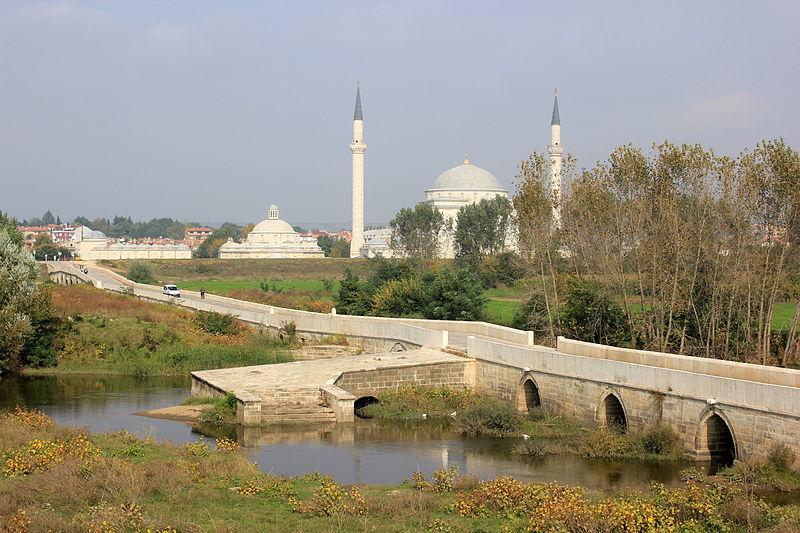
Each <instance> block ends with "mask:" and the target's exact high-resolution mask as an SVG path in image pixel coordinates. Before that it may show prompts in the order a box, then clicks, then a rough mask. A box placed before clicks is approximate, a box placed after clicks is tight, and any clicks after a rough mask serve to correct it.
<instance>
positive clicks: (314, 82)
mask: <svg viewBox="0 0 800 533" xmlns="http://www.w3.org/2000/svg"><path fill="white" fill-rule="evenodd" d="M798 28H800V2H797V1H794V0H787V1H784V2H779V1H773V2H770V1H763V2H754V1H730V0H726V1H717V2H713V1H696V0H692V1H685V2H678V1H671V2H641V1H629V2H609V1H604V2H596V1H586V2H570V1H559V2H534V1H520V2H503V1H492V2H490V1H486V0H483V1H479V2H475V1H465V0H458V1H455V0H453V1H449V2H443V1H442V2H439V1H431V0H426V1H411V0H396V1H391V2H390V1H363V0H362V1H352V2H344V1H318V2H311V1H299V0H293V1H285V2H266V1H249V2H248V1H225V2H220V1H203V0H186V1H166V0H154V1H147V0H127V1H112V0H102V1H101V0H98V1H94V2H90V1H86V2H77V1H76V2H72V1H59V2H39V1H35V0H24V1H14V0H0V210H3V211H6V212H9V213H10V214H12V215H14V216H17V217H19V218H30V217H34V216H39V215H41V214H42V213H43V212H44V211H45V210H46V209H51V210H52V211H53V213H54V214H57V215H60V216H61V218H62V219H65V220H67V219H71V218H73V217H75V216H77V215H83V216H87V217H89V218H94V217H96V216H106V217H112V216H114V215H117V214H119V215H126V216H131V217H133V218H134V219H150V218H153V217H162V216H166V217H173V218H178V219H181V220H197V221H201V222H220V221H225V220H232V221H237V222H248V221H258V220H261V219H263V218H265V217H266V208H267V205H269V204H270V203H276V204H278V205H279V206H280V208H281V218H283V219H285V220H287V221H288V222H290V223H293V224H296V223H299V222H304V223H308V222H333V221H336V222H340V221H341V222H348V221H349V220H350V179H351V177H350V176H351V175H350V150H349V143H350V141H351V139H352V116H353V103H354V98H355V83H354V82H355V78H356V76H360V77H361V79H362V84H361V87H362V97H363V105H364V119H365V140H366V141H367V143H368V149H367V152H366V220H367V222H368V223H370V222H381V221H382V222H386V221H388V220H389V219H390V218H391V217H392V216H393V215H394V213H395V212H396V211H397V210H398V209H399V208H401V207H404V206H411V205H413V204H415V203H417V202H419V201H421V200H423V199H424V190H425V189H426V188H427V187H429V186H430V184H431V183H432V182H433V180H434V179H435V178H436V176H437V175H439V174H440V173H441V172H443V171H444V170H446V169H448V168H450V167H453V166H455V165H457V164H460V163H461V161H462V160H463V159H464V154H465V153H468V154H469V158H470V160H471V161H472V162H473V163H474V164H476V165H478V166H480V167H483V168H486V169H488V170H489V171H491V172H492V173H494V174H495V175H496V176H497V177H498V179H499V180H500V181H501V183H503V184H504V185H506V186H507V187H508V188H509V190H512V189H513V180H514V175H515V173H516V167H517V165H518V163H519V161H520V160H522V159H524V158H526V157H527V155H528V154H529V153H530V152H532V151H540V152H542V151H545V150H546V147H547V144H548V141H549V121H550V113H551V109H552V99H553V98H552V91H553V87H555V86H558V88H559V102H560V109H561V123H562V144H563V146H564V148H565V150H566V151H567V152H570V153H572V154H573V155H574V156H575V157H577V159H578V161H579V163H580V164H581V165H582V166H590V165H592V164H593V163H594V162H595V161H597V160H599V159H604V158H606V157H607V156H608V154H609V153H610V151H611V150H612V149H613V148H614V147H616V146H619V145H621V144H626V143H633V144H635V145H639V146H650V145H651V143H653V142H657V141H663V140H665V139H667V140H669V141H671V142H674V143H700V144H703V145H704V146H708V147H712V148H714V149H715V150H716V151H717V152H718V153H723V154H729V155H735V154H737V153H738V152H739V151H740V150H741V149H742V148H744V147H746V146H749V147H752V146H753V145H754V144H755V143H756V142H758V141H759V140H761V139H763V138H777V137H783V138H784V139H785V140H786V141H787V142H788V143H789V144H790V145H792V146H793V147H794V148H795V149H800V111H798V87H799V86H800V83H798V82H800V68H799V67H800V37H798Z"/></svg>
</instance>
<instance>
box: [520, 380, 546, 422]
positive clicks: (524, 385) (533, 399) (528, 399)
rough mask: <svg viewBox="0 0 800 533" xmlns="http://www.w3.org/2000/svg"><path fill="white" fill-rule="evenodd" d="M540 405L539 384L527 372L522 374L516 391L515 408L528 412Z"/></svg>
mask: <svg viewBox="0 0 800 533" xmlns="http://www.w3.org/2000/svg"><path fill="white" fill-rule="evenodd" d="M541 406H542V399H541V396H540V395H539V385H537V384H536V380H535V379H533V376H532V375H531V374H529V373H526V374H525V375H524V376H522V379H521V380H520V382H519V390H518V391H517V409H518V410H519V411H522V412H525V413H527V412H530V411H531V410H532V409H536V408H538V407H541Z"/></svg>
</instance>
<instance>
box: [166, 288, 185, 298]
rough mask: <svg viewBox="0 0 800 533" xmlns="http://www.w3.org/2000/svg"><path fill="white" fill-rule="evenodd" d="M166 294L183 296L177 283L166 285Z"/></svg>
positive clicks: (177, 296)
mask: <svg viewBox="0 0 800 533" xmlns="http://www.w3.org/2000/svg"><path fill="white" fill-rule="evenodd" d="M163 292H164V294H166V295H167V296H174V297H176V298H180V297H181V291H180V289H178V287H177V286H176V285H164V291H163Z"/></svg>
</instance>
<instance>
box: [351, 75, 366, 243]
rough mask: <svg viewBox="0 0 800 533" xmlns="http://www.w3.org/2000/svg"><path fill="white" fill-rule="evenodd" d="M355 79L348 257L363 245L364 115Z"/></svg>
mask: <svg viewBox="0 0 800 533" xmlns="http://www.w3.org/2000/svg"><path fill="white" fill-rule="evenodd" d="M360 85H361V84H360V82H359V80H356V110H355V113H354V114H353V142H352V143H350V151H351V152H352V153H353V236H352V238H351V239H350V257H358V256H359V255H361V247H362V246H364V152H365V151H366V150H367V143H365V142H364V115H363V114H362V113H361V87H360Z"/></svg>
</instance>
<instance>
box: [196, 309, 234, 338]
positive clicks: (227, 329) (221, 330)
mask: <svg viewBox="0 0 800 533" xmlns="http://www.w3.org/2000/svg"><path fill="white" fill-rule="evenodd" d="M194 321H195V323H196V324H197V325H198V326H199V327H200V329H202V330H203V331H205V332H207V333H211V334H213V335H233V334H235V333H236V317H235V316H233V315H231V314H228V313H224V314H223V313H216V312H214V311H198V312H197V315H196V316H195V319H194Z"/></svg>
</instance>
